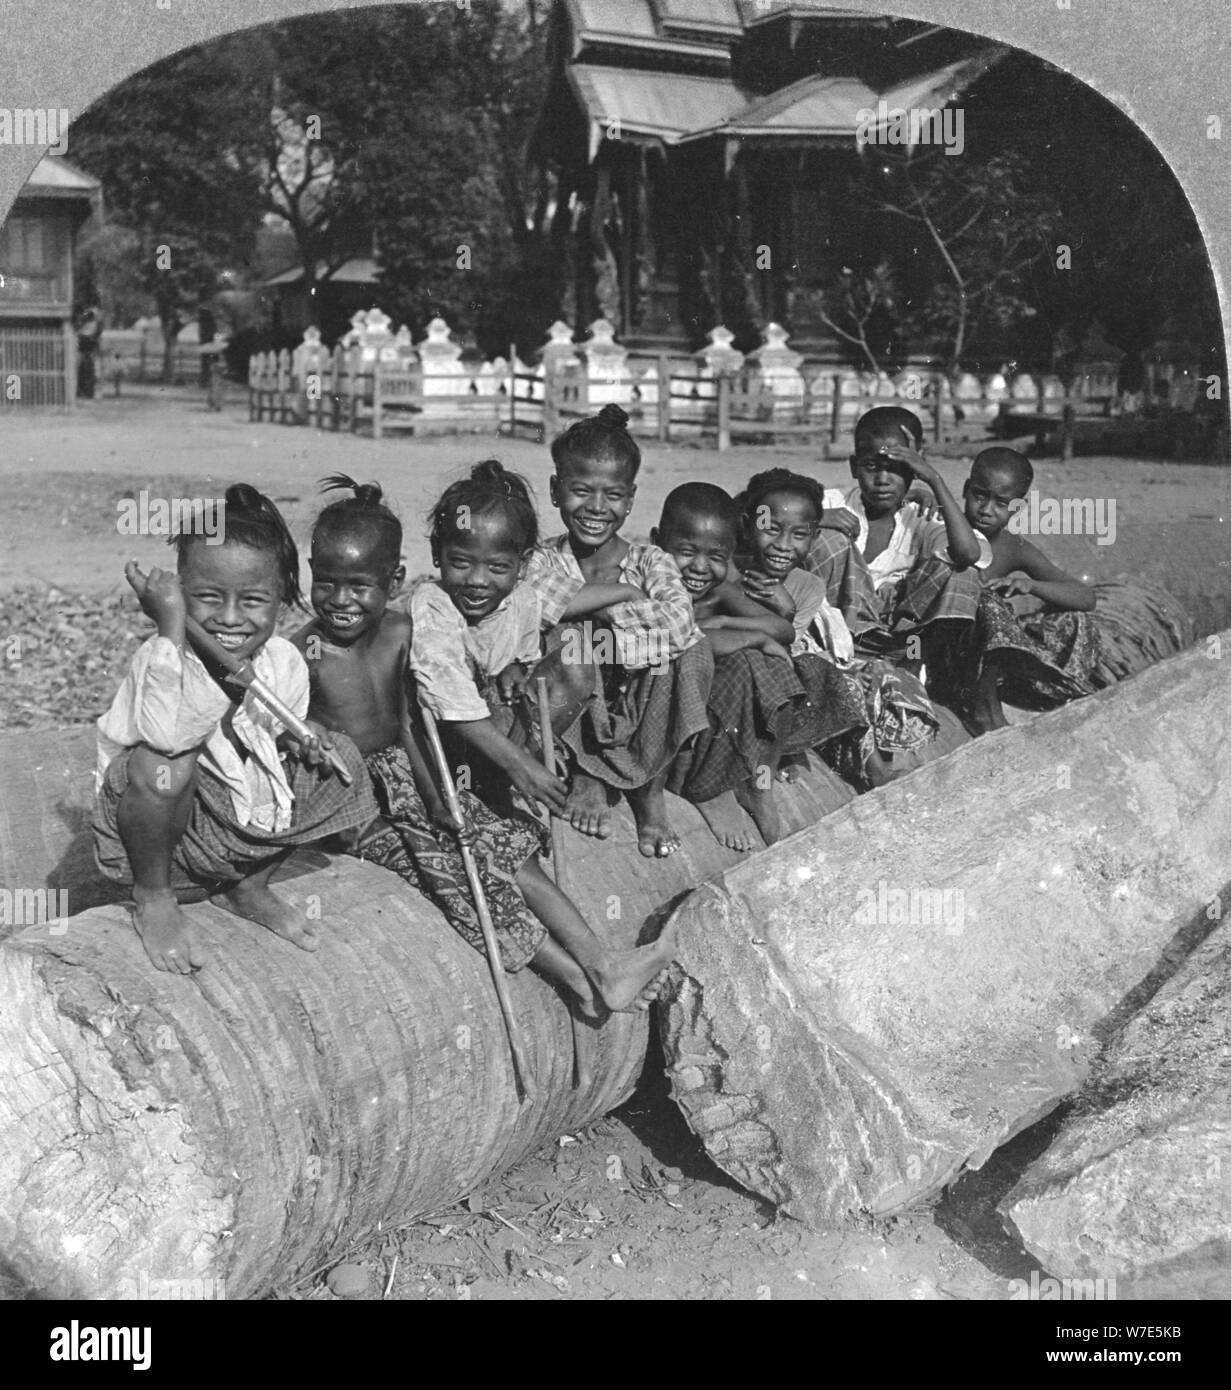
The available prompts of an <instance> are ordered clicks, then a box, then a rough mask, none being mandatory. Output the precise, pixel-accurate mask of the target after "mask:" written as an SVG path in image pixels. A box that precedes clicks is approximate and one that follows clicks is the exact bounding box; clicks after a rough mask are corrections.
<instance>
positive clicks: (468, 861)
mask: <svg viewBox="0 0 1231 1390" xmlns="http://www.w3.org/2000/svg"><path fill="white" fill-rule="evenodd" d="M419 709H420V711H421V712H422V714H423V727H424V728H425V729H426V731H427V741H428V743H429V745H430V746H431V749H432V757H433V758H434V759H435V760H436V771H437V772H438V773H439V774H440V789H441V791H442V792H443V793H444V798H445V803H446V805H447V806H448V808H449V814H450V815H451V816H452V817H453V820H454V823H455V824H456V825H457V828H458V830H461V831H464V830H465V829H466V818H465V816H464V815H463V814H462V803H461V801H460V800H459V799H458V795H457V788H456V787H455V786H454V785H453V774H452V773H451V772H450V771H449V760H448V758H446V757H445V750H444V745H443V744H442V743H441V742H440V730H439V729H438V728H437V727H436V719H435V716H434V715H433V714H432V711H431V710H430V709H428V707H427V706H426V705H420V706H419ZM460 848H461V852H462V863H463V864H464V865H465V866H466V879H467V881H468V882H469V884H470V895H471V897H472V898H473V899H474V910H475V912H476V913H478V917H479V930H480V931H481V932H482V933H483V945H484V947H485V948H486V950H487V965H488V968H489V969H490V971H491V975H492V984H493V985H494V986H495V989H496V998H497V1000H498V1001H499V1003H500V1014H501V1017H502V1018H503V1019H504V1028H505V1032H506V1033H507V1034H508V1038H509V1051H510V1052H511V1053H512V1054H513V1070H514V1072H515V1074H516V1076H517V1084H518V1086H519V1087H520V1088H521V1094H522V1099H523V1100H525V1101H527V1102H530V1103H533V1102H534V1100H535V1099H536V1096H535V1091H534V1087H533V1085H532V1083H531V1080H530V1065H529V1063H528V1062H527V1061H526V1050H525V1047H524V1046H523V1044H522V1038H521V1028H520V1027H519V1026H518V1023H517V1015H516V1014H515V1013H514V1012H513V1001H512V1000H511V999H510V998H509V984H508V980H507V979H506V978H505V974H504V962H503V961H502V960H501V959H500V947H499V945H498V943H497V941H496V928H495V925H494V924H493V922H492V915H491V912H490V911H489V910H488V906H487V895H486V894H485V893H484V892H483V884H482V881H481V880H480V878H479V866H478V864H477V863H476V861H475V857H474V850H473V849H471V847H470V846H469V845H468V844H465V843H463V844H462V845H461V846H460Z"/></svg>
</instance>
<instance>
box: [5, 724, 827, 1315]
mask: <svg viewBox="0 0 1231 1390" xmlns="http://www.w3.org/2000/svg"><path fill="white" fill-rule="evenodd" d="M66 759H67V762H66V761H65V760H66ZM92 759H93V739H92V731H89V730H85V731H80V732H78V733H76V734H74V735H72V736H66V735H62V734H55V735H49V736H42V735H37V736H29V735H24V736H20V737H19V738H17V739H13V740H6V741H5V742H4V743H2V744H0V787H3V789H4V795H3V802H4V807H5V812H4V815H3V816H0V829H2V830H3V835H2V837H0V844H2V845H3V847H4V850H5V866H6V880H7V883H8V885H9V887H10V889H12V890H15V891H21V890H22V888H23V887H28V888H30V889H36V888H39V887H44V888H47V889H49V890H52V891H58V888H59V887H60V886H62V885H64V884H68V885H69V888H68V891H69V894H70V910H75V909H76V908H78V907H80V906H81V905H82V904H83V902H85V901H89V900H90V899H91V896H92V895H93V896H95V897H96V896H97V895H98V893H99V885H98V883H97V881H96V879H95V878H94V877H93V875H92V869H91V866H90V861H89V840H88V834H86V827H85V823H84V819H83V811H84V807H85V805H86V804H87V800H88V790H89V771H88V769H89V768H90V767H91V764H92ZM83 769H85V771H84V775H83V772H82V770H83ZM66 774H67V775H66ZM850 796H851V792H850V789H849V788H847V787H846V786H845V785H844V784H843V783H841V782H840V781H838V780H837V779H836V778H835V777H833V776H832V774H829V773H828V772H826V771H825V770H824V769H819V768H817V769H813V771H812V772H811V773H810V774H809V776H808V778H807V780H806V781H805V782H804V783H801V784H800V785H798V786H796V787H794V788H783V790H782V800H783V807H784V814H785V817H786V820H787V823H788V826H789V827H791V828H798V827H801V826H803V825H805V824H810V823H812V822H814V821H816V820H817V819H818V818H819V817H821V816H822V815H824V814H825V813H826V812H827V811H829V810H831V809H833V808H835V807H836V806H839V805H841V804H843V803H844V802H845V801H846V800H848V799H849V798H850ZM673 813H674V815H675V817H676V822H677V826H678V828H679V830H680V832H681V834H682V836H683V839H684V846H683V849H682V850H681V852H680V853H679V854H677V855H675V856H673V857H672V858H671V859H668V860H665V861H649V860H646V859H643V858H642V857H641V856H640V855H639V854H638V853H637V849H636V839H635V835H634V833H633V828H632V824H631V821H630V819H629V818H628V817H627V815H626V814H621V815H620V816H619V817H618V818H617V821H616V833H615V836H614V838H613V840H612V841H608V842H607V843H604V844H599V843H597V842H594V841H587V840H584V839H582V838H581V837H579V836H575V835H573V834H572V833H571V832H566V833H565V836H564V840H565V861H566V862H565V868H564V872H563V881H564V886H565V887H566V889H567V890H568V891H569V892H570V893H571V894H572V895H573V897H574V898H575V900H576V901H578V902H579V903H580V904H581V905H582V906H583V910H585V912H586V913H587V915H588V917H589V918H590V920H591V921H592V922H593V923H594V924H595V926H596V928H597V929H598V930H599V931H601V932H602V933H603V934H604V935H606V936H607V937H608V938H609V939H611V940H612V941H613V942H614V943H615V944H618V945H632V944H633V943H634V942H635V941H636V940H637V938H638V936H639V934H641V933H642V930H643V928H644V927H645V925H646V921H647V919H648V918H651V917H653V916H655V915H656V914H661V910H663V909H665V908H666V907H667V906H668V905H669V904H672V903H673V902H675V901H678V899H679V898H680V897H681V896H682V895H683V894H684V893H686V892H687V891H688V890H689V889H690V888H692V887H694V886H695V885H696V884H697V883H699V882H701V881H702V880H704V879H705V878H706V877H707V876H708V875H709V874H711V873H713V872H715V871H716V870H718V869H720V868H721V867H723V866H724V865H726V864H729V863H731V862H732V861H733V859H734V858H735V856H733V855H731V854H730V853H729V852H728V851H724V850H721V849H720V848H719V846H718V845H717V843H716V842H715V841H714V839H713V837H712V836H711V835H710V833H709V831H708V830H707V829H706V828H705V826H704V825H703V823H702V822H701V820H700V817H699V816H698V815H697V813H696V812H695V811H694V810H692V809H691V808H690V807H688V806H686V805H685V804H684V803H682V802H678V801H676V802H673ZM278 890H279V892H280V893H282V894H283V895H284V896H286V897H287V898H289V899H290V900H291V901H293V902H295V903H296V904H298V905H299V906H300V907H301V908H302V909H303V910H304V911H305V912H310V913H312V914H313V915H314V916H319V918H320V921H321V924H322V927H323V937H324V944H323V945H322V947H321V949H320V951H319V952H318V953H317V954H315V955H308V954H306V953H304V952H302V951H300V950H298V949H296V948H295V947H293V946H290V945H287V944H286V943H284V942H282V941H280V940H279V939H277V938H275V937H273V936H271V935H270V934H269V933H267V932H265V931H264V930H262V929H261V928H259V927H256V926H253V925H250V924H248V923H245V922H243V921H241V920H239V919H237V918H235V917H231V916H229V915H227V914H225V913H223V912H221V911H220V910H218V909H216V908H213V907H211V906H209V905H207V904H203V905H200V906H194V907H191V908H188V909H187V911H188V912H189V913H190V914H191V916H192V918H193V920H194V922H195V923H196V925H197V927H198V929H199V930H200V932H201V933H202V935H203V937H204V938H205V940H206V942H207V944H208V947H209V950H210V953H211V963H210V965H209V966H208V967H207V968H206V969H205V970H203V971H202V972H200V973H199V974H198V975H196V976H194V977H191V978H182V977H176V976H170V975H166V974H160V973H158V972H157V971H155V970H153V969H152V968H151V967H150V965H149V963H148V961H147V959H146V957H145V953H144V950H143V949H142V947H141V945H140V943H139V941H138V940H137V937H136V935H135V933H134V932H133V930H132V927H131V925H130V924H129V922H128V915H127V911H126V910H125V909H124V908H123V907H120V906H115V905H112V906H102V907H97V908H92V909H91V910H89V911H86V912H84V913H80V914H79V915H76V916H73V917H72V918H71V919H69V920H68V921H67V922H58V921H51V922H47V923H45V924H42V925H35V926H27V927H25V929H24V930H22V931H20V932H19V933H18V934H17V935H15V936H13V937H11V938H10V939H9V940H8V941H7V942H5V943H4V944H3V945H0V1193H3V1196H2V1197H0V1261H3V1263H4V1264H5V1265H7V1266H8V1267H9V1268H10V1269H12V1270H14V1271H15V1272H16V1273H17V1275H18V1276H19V1277H20V1278H21V1279H22V1280H23V1281H24V1282H25V1283H26V1284H28V1285H29V1286H30V1287H31V1288H33V1289H36V1290H40V1291H42V1292H44V1293H49V1294H59V1295H66V1296H75V1297H116V1296H122V1295H124V1294H125V1293H126V1292H127V1293H131V1292H135V1291H139V1290H141V1289H142V1288H161V1287H166V1286H165V1285H162V1284H160V1283H159V1281H163V1280H189V1279H194V1278H197V1279H200V1278H210V1279H214V1280H220V1281H223V1283H224V1285H225V1288H226V1290H227V1292H228V1294H229V1295H230V1296H232V1297H242V1296H245V1295H249V1294H252V1293H254V1292H257V1291H260V1290H262V1289H265V1288H267V1287H268V1286H270V1285H271V1284H273V1283H275V1282H276V1281H278V1280H280V1279H284V1278H287V1277H289V1276H291V1275H293V1274H295V1273H296V1272H299V1271H303V1270H305V1269H308V1268H310V1267H312V1266H314V1265H316V1264H318V1263H320V1262H322V1261H324V1260H327V1259H328V1258H329V1257H330V1256H331V1255H333V1254H336V1253H337V1252H339V1251H341V1250H343V1249H345V1248H346V1247H347V1245H348V1244H349V1243H351V1242H353V1241H354V1240H356V1239H357V1238H359V1237H361V1236H362V1235H363V1234H364V1233H365V1232H367V1231H369V1230H372V1229H374V1228H375V1227H376V1224H377V1222H381V1221H383V1222H385V1223H386V1224H387V1223H389V1222H390V1221H393V1220H407V1219H410V1218H412V1217H414V1216H415V1215H418V1214H422V1213H423V1212H425V1211H429V1210H432V1209H434V1208H437V1207H439V1206H441V1205H444V1204H447V1203H448V1202H450V1201H452V1200H454V1199H456V1198H457V1197H459V1196H461V1195H463V1194H465V1193H466V1192H468V1191H470V1190H472V1189H473V1188H475V1187H476V1186H477V1185H479V1184H480V1183H482V1182H483V1181H484V1179H486V1178H487V1177H488V1176H489V1175H491V1174H492V1173H494V1172H499V1171H502V1170H503V1169H505V1168H507V1167H508V1166H510V1165H511V1164H513V1163H515V1162H516V1161H517V1160H518V1159H519V1158H521V1157H522V1156H524V1155H526V1154H528V1153H530V1152H533V1151H534V1150H535V1149H536V1148H538V1147H540V1146H541V1145H543V1144H545V1143H547V1142H549V1141H550V1140H551V1139H552V1138H554V1137H555V1136H556V1135H558V1134H560V1133H562V1132H563V1131H566V1130H568V1129H573V1128H576V1127H577V1126H579V1125H582V1124H585V1123H586V1122H587V1121H589V1120H592V1119H594V1118H596V1117H597V1116H599V1115H602V1114H603V1113H605V1112H606V1111H608V1110H610V1109H612V1108H613V1107H614V1106H616V1105H618V1104H619V1103H620V1102H621V1101H622V1100H624V1099H625V1098H626V1097H627V1096H628V1095H629V1094H630V1092H631V1090H632V1087H633V1085H634V1083H635V1081H636V1078H637V1075H638V1073H639V1071H640V1069H641V1066H642V1063H643V1059H644V1051H645V1042H646V1024H645V1019H644V1016H637V1017H635V1018H634V1017H632V1016H629V1015H622V1016H618V1017H616V1018H613V1019H612V1020H611V1021H610V1022H609V1023H607V1024H606V1025H605V1026H604V1027H603V1028H602V1029H601V1030H598V1031H597V1032H596V1033H595V1035H594V1037H593V1046H594V1049H595V1061H594V1084H593V1085H592V1086H591V1087H589V1088H587V1089H585V1090H574V1089H573V1086H572V1069H573V1053H572V1034H571V1028H570V1024H569V1019H568V1014H567V1012H566V1009H565V1006H564V1004H563V1003H562V1002H561V1000H560V998H559V997H558V996H557V994H556V993H555V992H554V991H553V990H552V989H551V988H549V987H548V986H547V985H546V984H544V983H543V982H542V981H541V980H539V979H537V978H535V977H534V976H533V975H531V974H529V973H525V972H523V973H522V974H519V975H518V976H517V977H515V978H514V979H513V980H511V982H510V983H511V988H512V993H513V1001H514V1006H515V1008H516V1011H517V1013H518V1015H519V1017H520V1019H521V1022H522V1027H523V1030H524V1033H525V1036H526V1042H527V1047H528V1051H529V1054H530V1062H531V1068H532V1071H533V1074H534V1079H535V1081H536V1083H537V1091H538V1099H537V1101H536V1102H535V1103H534V1104H532V1105H524V1106H520V1107H519V1105H518V1104H517V1099H516V1093H515V1090H514V1083H513V1076H512V1071H511V1068H510V1062H509V1054H508V1047H507V1042H506V1039H505V1034H504V1029H503V1025H502V1022H501V1017H500V1012H499V1008H498V1006H497V1003H496V999H495V995H494V993H493V990H492V986H491V981H490V978H489V976H488V973H487V966H486V962H485V960H484V959H483V958H482V957H481V956H479V955H478V954H477V953H476V952H474V951H473V950H471V949H470V948H469V947H468V946H466V945H465V944H464V943H463V942H462V941H461V940H460V938H458V937H457V936H456V935H455V934H454V933H453V932H452V931H451V930H450V929H449V928H448V926H447V925H446V924H445V922H444V920H443V919H442V918H441V917H440V915H439V914H438V913H437V912H436V910H435V909H434V908H433V907H431V906H430V904H428V903H427V902H426V901H425V900H424V899H422V898H421V897H419V896H418V895H417V894H416V893H414V892H413V891H412V890H410V889H409V888H407V887H406V886H405V885H403V884H402V883H401V882H400V881H399V880H398V879H397V878H395V877H394V876H393V875H392V874H389V873H387V872H386V871H384V870H383V869H378V868H375V867H373V866H371V865H361V864H358V863H356V862H354V861H350V860H345V859H342V860H334V861H332V862H330V861H329V860H327V859H326V857H325V856H324V855H322V854H319V853H314V852H307V853H301V854H299V855H297V856H295V858H294V859H292V860H291V861H290V863H289V864H288V867H287V870H286V871H285V872H284V873H283V874H282V875H281V876H280V877H279V879H278ZM143 1281H144V1282H143Z"/></svg>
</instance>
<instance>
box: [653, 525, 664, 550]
mask: <svg viewBox="0 0 1231 1390" xmlns="http://www.w3.org/2000/svg"><path fill="white" fill-rule="evenodd" d="M650 544H651V545H656V546H658V548H659V550H662V548H663V546H662V543H661V542H660V541H659V539H658V527H657V526H651V527H650Z"/></svg>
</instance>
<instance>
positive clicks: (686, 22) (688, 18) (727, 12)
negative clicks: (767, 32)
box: [658, 0, 744, 34]
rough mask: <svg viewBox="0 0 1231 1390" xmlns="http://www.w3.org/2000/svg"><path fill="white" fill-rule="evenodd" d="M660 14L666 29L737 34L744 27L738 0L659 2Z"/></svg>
mask: <svg viewBox="0 0 1231 1390" xmlns="http://www.w3.org/2000/svg"><path fill="white" fill-rule="evenodd" d="M658 14H659V17H660V18H661V20H662V22H663V26H664V27H666V26H668V25H672V24H676V25H680V26H682V27H684V28H693V27H696V28H701V29H729V30H731V31H732V32H733V33H736V34H738V33H741V32H742V31H743V27H744V26H743V24H742V23H741V22H740V15H739V5H738V3H737V0H658Z"/></svg>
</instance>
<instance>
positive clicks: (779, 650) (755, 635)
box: [701, 617, 791, 661]
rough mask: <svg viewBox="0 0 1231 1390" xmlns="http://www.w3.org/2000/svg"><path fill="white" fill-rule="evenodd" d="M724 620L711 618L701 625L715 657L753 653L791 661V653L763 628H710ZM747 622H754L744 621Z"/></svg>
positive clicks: (729, 620) (736, 620) (731, 619)
mask: <svg viewBox="0 0 1231 1390" xmlns="http://www.w3.org/2000/svg"><path fill="white" fill-rule="evenodd" d="M722 621H723V620H722V618H720V617H719V618H710V619H708V620H707V622H703V623H702V624H701V631H702V632H704V633H705V635H706V636H707V637H708V638H709V640H710V646H711V647H712V648H713V649H714V655H715V656H728V655H730V653H731V652H742V651H747V650H749V649H750V648H751V650H753V651H757V652H764V653H765V655H766V656H780V657H782V659H783V660H784V661H790V659H791V653H790V652H789V651H788V650H787V649H786V647H784V646H783V645H782V643H781V642H779V641H778V640H777V639H776V638H773V637H771V636H770V635H769V633H768V632H766V631H764V629H761V628H754V627H742V628H740V627H718V628H714V627H710V626H708V623H721V622H722ZM727 621H728V622H732V623H734V622H739V621H740V619H738V618H728V619H727ZM744 621H745V622H750V621H752V620H751V619H744Z"/></svg>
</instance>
